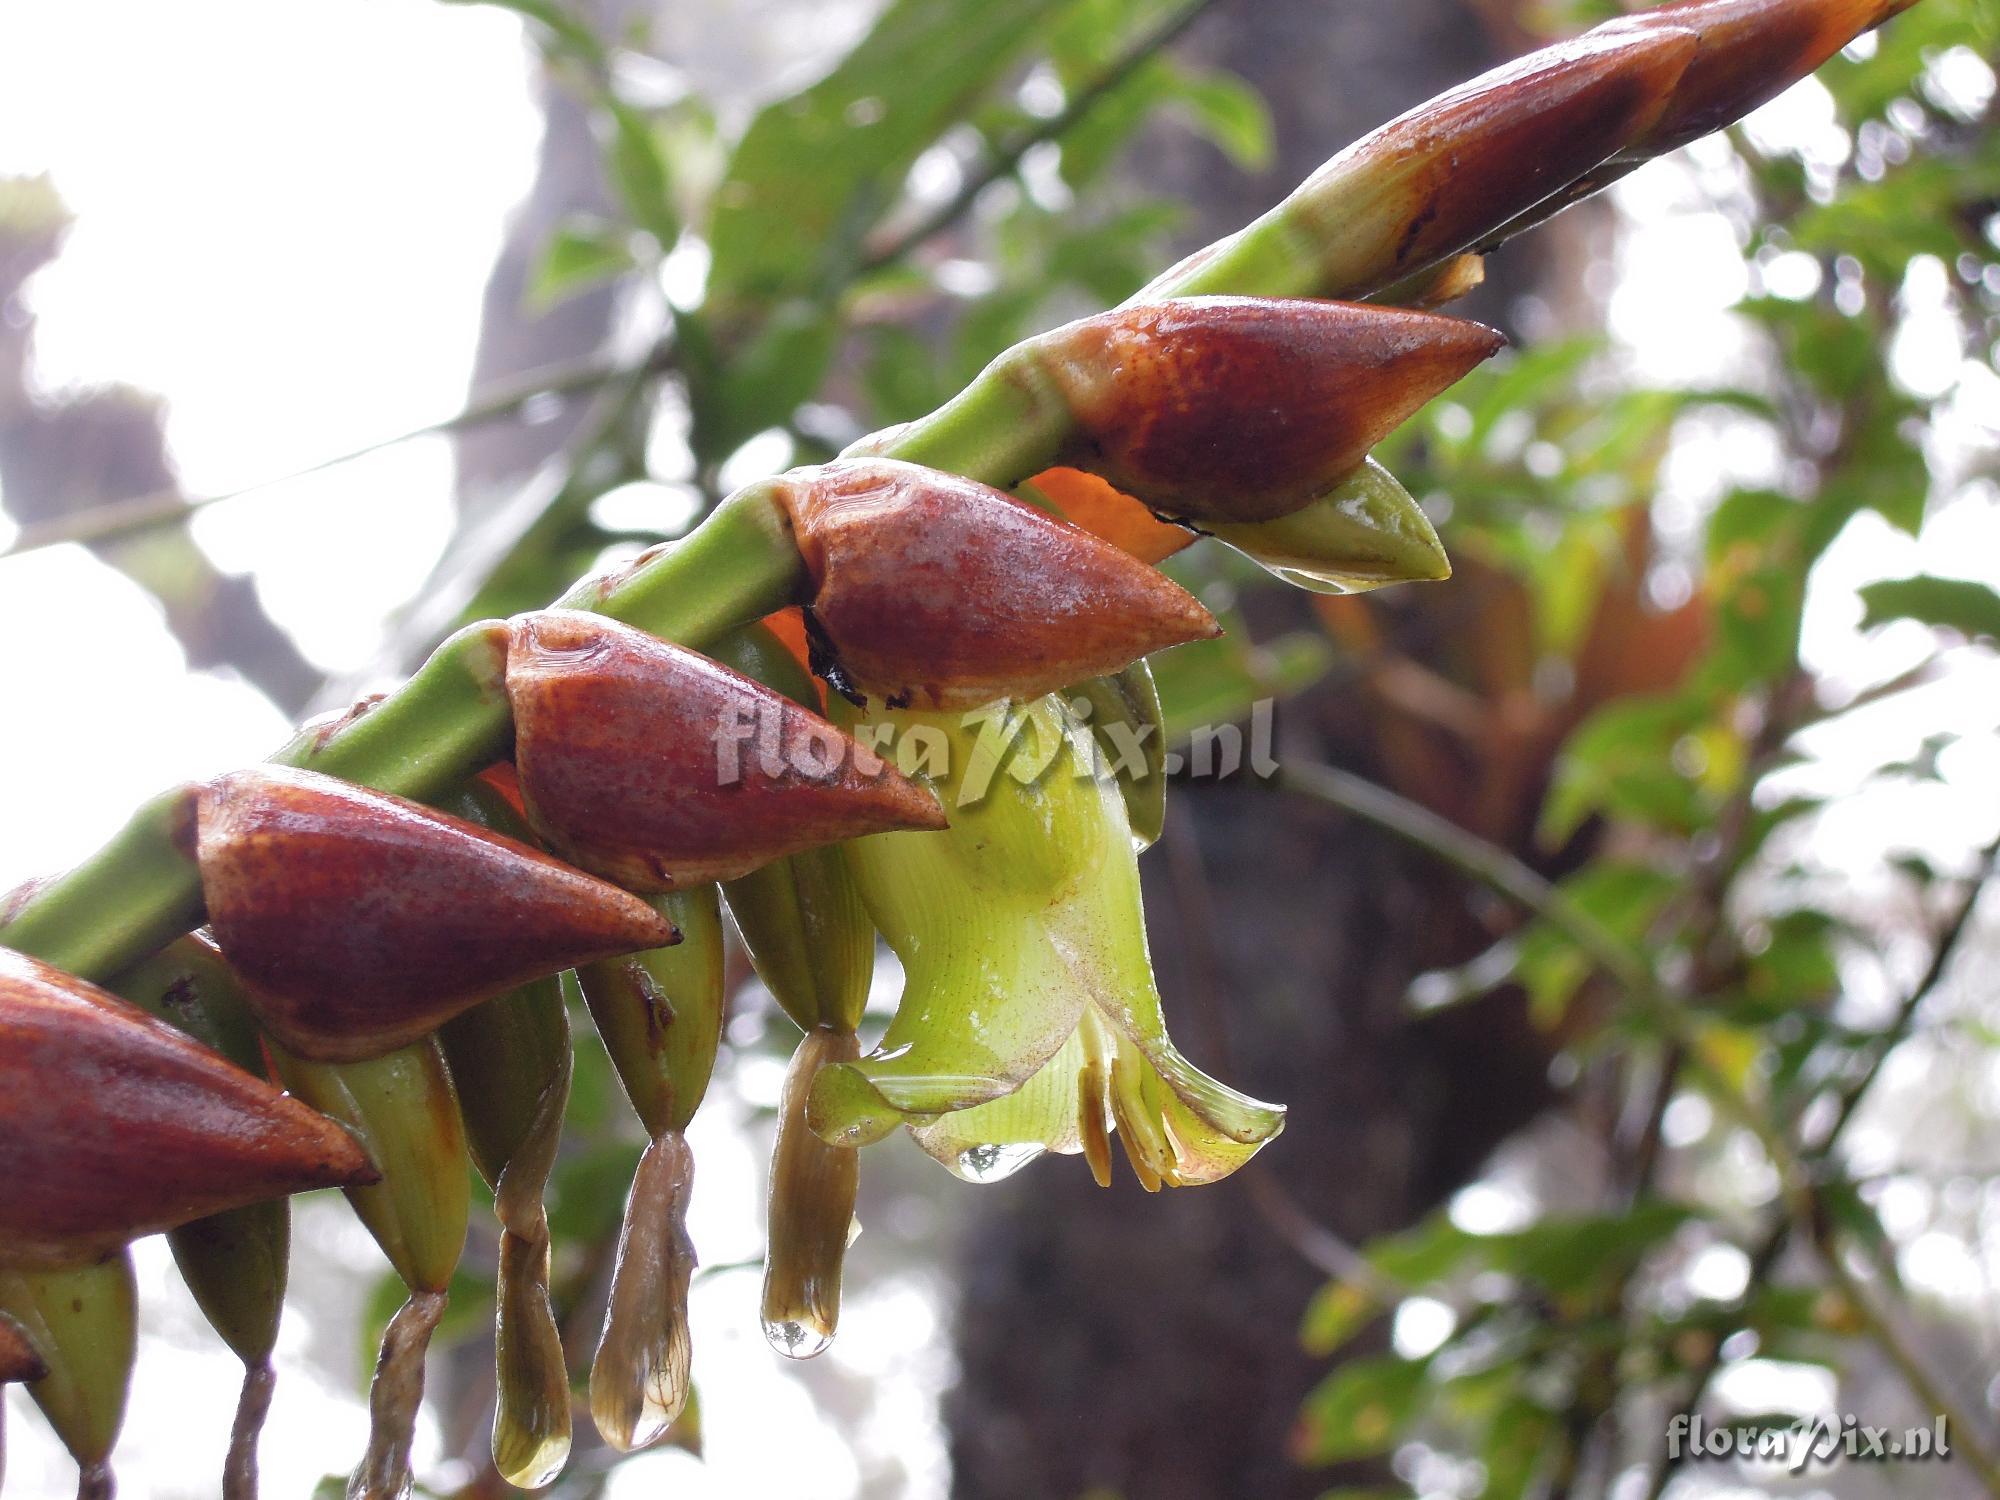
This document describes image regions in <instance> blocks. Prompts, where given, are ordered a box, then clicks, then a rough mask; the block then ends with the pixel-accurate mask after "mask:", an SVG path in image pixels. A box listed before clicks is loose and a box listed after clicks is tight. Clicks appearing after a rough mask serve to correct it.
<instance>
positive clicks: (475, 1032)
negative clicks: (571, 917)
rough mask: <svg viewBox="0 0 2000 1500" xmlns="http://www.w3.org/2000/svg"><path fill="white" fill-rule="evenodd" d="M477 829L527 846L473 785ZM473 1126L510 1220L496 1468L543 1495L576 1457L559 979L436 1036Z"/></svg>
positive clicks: (564, 1045) (504, 1242)
mask: <svg viewBox="0 0 2000 1500" xmlns="http://www.w3.org/2000/svg"><path fill="white" fill-rule="evenodd" d="M457 810H458V811H459V812H460V813H461V814H463V815H464V816H465V817H466V818H467V819H468V820H469V821H472V822H476V823H478V824H480V825H481V826H482V827H486V828H489V829H492V830H494V831H495V832H498V833H502V834H505V835H506V836H507V837H509V838H515V839H523V840H525V838H526V837H527V833H528V830H527V825H526V824H525V823H523V822H522V821H521V819H520V818H519V816H518V815H517V814H516V813H515V812H514V809H513V807H512V806H511V805H510V804H509V803H508V802H507V800H506V799H505V798H504V797H502V796H501V795H500V794H499V793H498V792H497V791H495V790H494V789H493V788H492V787H490V786H488V785H486V784H485V783H483V782H475V783H473V784H472V785H471V786H470V787H469V788H468V789H467V791H466V795H465V797H464V798H463V799H462V800H461V802H460V804H459V806H458V809H457ZM438 1045H439V1046H440V1047H441V1048H442V1049H443V1051H444V1057H445V1063H446V1065H447V1066H448V1067H449V1068H450V1070H451V1075H452V1080H453V1084H454V1088H455V1091H456V1093H457V1095H458V1104H459V1115H460V1117H461V1118H462V1119H463V1120H464V1122H465V1135H466V1144H467V1146H468V1147H469V1149H470V1151H471V1155H472V1161H473V1165H474V1166H475V1167H477V1168H478V1169H479V1175H480V1176H481V1177H483V1178H484V1179H485V1180H486V1184H487V1186H488V1187H490V1188H492V1189H493V1210H494V1214H495V1216H496V1217H497V1218H498V1219H499V1221H500V1251H499V1269H498V1276H497V1283H496V1289H495V1295H494V1336H493V1347H494V1364H495V1370H494V1391H495V1397H494V1409H493V1463H494V1467H495V1468H496V1469H497V1470H498V1471H499V1473H500V1477H501V1478H503V1479H505V1480H506V1481H507V1482H508V1483H509V1484H513V1485H518V1486H520V1487H521V1488H523V1489H539V1488H541V1487H542V1486H543V1485H545V1484H547V1483H549V1482H550V1481H551V1480H553V1479H554V1478H555V1477H556V1475H557V1474H559V1473H561V1472H562V1468H563V1465H564V1464H565V1463H566V1462H567V1461H568V1459H569V1451H570V1391H569V1369H568V1365H567V1363H566V1361H565V1359H564V1357H563V1346H562V1331H561V1329H560V1328H558V1327H557V1325H556V1317H555V1310H554V1308H553V1307H552V1306H551V1305H550V1302H549V1253H550V1244H549V1220H548V1214H547V1211H546V1209H545V1208H544V1206H543V1201H542V1200H543V1194H544V1192H545V1190H546V1189H547V1187H548V1180H549V1174H550V1172H551V1171H552V1170H553V1169H554V1167H555V1161H556V1150H557V1147H558V1146H559V1145H560V1144H561V1141H562V1126H563V1112H564V1110H565V1108H566V1107H567V1106H568V1103H569V1088H570V1072H571V1052H570V1037H569V1011H568V1009H567V1008H566V1007H565V1005H564V1003H563V993H562V981H561V978H560V977H559V976H557V975H550V976H548V977H547V978H544V979H537V980H532V981H530V982H529V983H527V984H525V985H522V986H521V987H520V988H518V989H516V990H513V991H511V992H510V993H508V994H505V995H502V996H500V997H499V998H498V999H495V1000H489V1001H487V1002H486V1003H485V1004H484V1005H478V1006H474V1007H473V1008H472V1009H471V1010H469V1011H466V1012H465V1013H464V1014H463V1015H460V1016H456V1017H454V1018H453V1019H452V1020H450V1021H447V1022H446V1023H445V1024H444V1025H443V1026H442V1027H440V1028H439V1030H438Z"/></svg>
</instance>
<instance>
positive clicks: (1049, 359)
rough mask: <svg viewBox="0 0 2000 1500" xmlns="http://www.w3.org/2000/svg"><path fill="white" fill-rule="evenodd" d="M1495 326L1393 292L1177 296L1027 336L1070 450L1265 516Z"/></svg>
mask: <svg viewBox="0 0 2000 1500" xmlns="http://www.w3.org/2000/svg"><path fill="white" fill-rule="evenodd" d="M1503 342H1504V341H1503V340H1502V339H1501V337H1500V335H1499V334H1497V333H1495V332H1494V331H1493V330H1492V329H1490V328H1486V327H1483V326H1482V325H1480V324H1478V323H1468V322H1466V321H1464V320H1463V319H1460V318H1446V317H1440V316H1439V315H1437V314H1436V313H1422V312H1411V311H1408V310H1406V309H1403V308H1391V307H1370V306H1365V305H1362V304H1358V303H1342V302H1305V301H1289V300H1276V299H1264V298H1247V297H1189V298H1181V299H1178V300H1173V301H1167V302H1155V303H1148V304H1144V305H1141V306H1137V307H1127V308H1122V309H1120V310H1118V311H1116V312H1110V313H1104V314H1102V315H1100V316H1098V317H1094V318H1085V319H1083V320H1081V321H1080V322H1076V323H1071V324H1069V325H1067V326H1066V327H1063V328H1058V329H1055V330H1054V331H1053V332H1051V333H1047V334H1044V335H1043V336H1042V337H1041V338H1039V339H1037V340H1035V342H1034V347H1035V349H1036V351H1037V353H1038V355H1039V357H1040V361H1041V367H1042V368H1043V369H1044V370H1045V371H1046V372H1047V373H1048V375H1049V376H1050V378H1051V379H1053V380H1054V381H1055V383H1056V384H1057V386H1058V387H1059V388H1060V389H1061V391H1062V393H1063V396H1064V399H1065V400H1066V401H1067V402H1068V404H1069V409H1070V414H1071V416H1072V418H1073V419H1074V420H1075V423H1076V426H1077V428H1078V432H1079V436H1078V439H1077V442H1076V445H1075V448H1074V449H1073V450H1072V451H1071V452H1070V453H1069V454H1067V455H1066V459H1067V461H1068V462H1071V463H1073V464H1074V465H1075V466H1076V467H1078V468H1083V469H1088V470H1090V471H1092V472H1093V473H1097V474H1101V475H1103V476H1104V477H1105V478H1106V479H1108V480H1110V481H1111V483H1113V484H1114V485H1116V486H1117V487H1118V488H1119V489H1121V490H1125V491H1128V492H1129V493H1131V494H1134V495H1136V496H1138V497H1139V498H1140V499H1141V500H1143V501H1145V502H1146V503H1147V504H1148V505H1150V506H1152V507H1153V508H1154V509H1156V510H1159V511H1161V512H1163V513H1166V514H1169V515H1174V516H1186V517H1190V518H1192V519H1194V520H1196V521H1200V520H1217V521H1265V520H1270V519H1272V518H1274V517H1276V516H1282V515H1286V514H1288V513H1289V512H1291V511H1294V510H1297V509H1298V508H1299V507H1300V506H1302V505H1304V504H1306V503H1307V502H1308V501H1310V500H1312V499H1314V498H1315V497H1316V496H1318V495H1320V494H1322V493H1324V492H1325V491H1326V490H1327V489H1328V488H1329V487H1331V485H1332V484H1333V482H1334V481H1335V480H1337V479H1339V478H1340V477H1341V476H1342V475H1343V474H1345V473H1347V472H1348V471H1349V470H1351V469H1352V468H1354V466H1355V465H1357V464H1358V463H1360V462H1361V460H1362V459H1363V458H1364V457H1365V456H1366V455H1367V453H1368V450H1369V449H1370V448H1371V447H1373V446H1374V445H1375V444H1376V443H1377V442H1379V441H1381V439H1383V438H1384V437H1386V436H1388V434H1389V433H1390V432H1391V431H1393V430H1394V429H1395V428H1396V427H1397V426H1399V425H1400V424H1401V423H1402V422H1403V420H1404V419H1405V418H1407V417H1408V416H1409V415H1410V414H1411V413H1412V412H1414V411H1416V410H1417V408H1418V407H1420V406H1422V405H1423V404H1424V403H1425V402H1427V401H1429V400H1430V399H1431V398H1432V397H1433V396H1435V395H1437V394H1438V392H1440V391H1442V390H1443V389H1444V388H1445V387H1446V386H1448V385H1450V384H1451V383H1452V382H1453V381H1455V380H1457V379H1458V378H1459V377H1460V376H1461V375H1463V374H1465V372H1466V371H1468V370H1470V369H1471V368H1472V367H1473V366H1474V365H1476V364H1478V363H1479V362H1480V361H1481V360H1483V359H1486V358H1488V357H1489V356H1491V355H1492V354H1494V353H1495V352H1496V351H1498V350H1499V348H1500V346H1501V344H1502V343H1503ZM1120 665H1123V663H1120Z"/></svg>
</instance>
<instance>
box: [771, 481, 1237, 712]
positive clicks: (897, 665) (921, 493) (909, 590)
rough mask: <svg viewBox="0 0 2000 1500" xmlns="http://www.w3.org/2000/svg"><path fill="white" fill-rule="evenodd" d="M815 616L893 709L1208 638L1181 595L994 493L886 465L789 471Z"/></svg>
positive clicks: (1136, 565)
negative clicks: (810, 576)
mask: <svg viewBox="0 0 2000 1500" xmlns="http://www.w3.org/2000/svg"><path fill="white" fill-rule="evenodd" d="M785 503H786V505H787V508H788V509H789V511H790V513H791V516H792V520H793V526H794V529H795V531H796V533H797V536H798V539H799V548H800V552H801V553H802V554H803V556H804V557H805V560H806V566H807V569H808V571H809V572H810V573H811V575H812V580H813V587H814V596H813V600H812V608H813V620H814V622H815V623H816V625H817V627H818V629H819V631H820V632H821V634H822V635H823V637H824V639H825V642H826V644H827V645H828V646H830V648H831V650H832V652H833V654H834V655H835V656H836V657H837V658H838V662H839V666H840V667H841V668H842V669H843V670H844V671H846V672H847V673H848V674H849V675H850V676H851V677H852V678H853V680H854V681H855V682H856V683H857V684H858V685H860V686H861V687H862V688H864V689H866V690H867V691H869V692H872V693H875V694H877V695H879V696H881V697H882V698H884V699H885V700H887V701H888V702H889V703H890V704H891V705H892V706H896V707H900V706H905V705H909V704H917V705H921V706H923V707H927V708H965V707H972V706H975V705H977V704H981V703H987V702H991V701H993V700H994V699H997V698H1007V697H1034V696H1038V695H1040V694H1042V693H1046V692H1052V691H1054V690H1056V689H1058V688H1060V687H1062V686H1064V685H1065V684H1067V683H1071V682H1075V681H1077V680H1079V679H1080V678H1085V677H1094V676H1097V675H1099V674H1101V673H1105V672H1114V671H1117V670H1118V669H1119V668H1121V667H1123V666H1125V665H1126V664H1128V663H1129V662H1132V661H1136V660H1137V659H1138V658H1140V657H1142V656H1145V655H1147V654H1149V653H1151V652H1154V651H1161V650H1165V649H1166V648H1167V647H1170V646H1178V645H1182V644H1184V643H1186V642H1188V641H1192V640H1200V639H1203V638H1205V637H1208V636H1211V635H1215V634H1217V633H1218V632H1219V629H1220V627H1219V626H1217V625H1216V623H1215V619H1214V617H1213V616H1212V615H1210V614H1209V612H1208V611H1207V610H1206V609H1204V608H1203V607H1202V606H1201V603H1200V602H1199V601H1198V600H1196V599H1195V598H1194V597H1193V596H1192V595H1191V594H1189V593H1188V592H1187V591H1186V590H1185V589H1183V588H1181V587H1180V586H1179V585H1178V584H1176V583H1174V582H1173V581H1172V580H1171V579H1168V578H1166V577H1165V576H1164V575H1162V574H1161V573H1159V572H1158V571H1157V570H1156V569H1154V568H1151V567H1148V566H1147V565H1146V564H1144V563H1141V562H1139V561H1138V560H1137V559H1135V558H1133V557H1131V556H1129V555H1128V554H1127V553H1125V552H1123V551H1121V550H1120V549H1119V548H1118V547H1117V546H1115V545H1113V544H1112V543H1110V542H1107V541H1105V540H1103V539H1102V538H1100V537H1097V536H1094V535H1092V534H1091V533H1090V532H1088V531H1086V530H1084V529H1082V528H1081V527H1077V526H1072V525H1070V524H1069V523H1068V522H1066V521H1061V520H1058V519H1056V518H1055V517H1054V516H1051V515H1048V514H1046V513H1045V512H1043V511H1040V510H1037V509H1036V508H1035V507H1033V506H1031V505H1028V504H1025V503H1024V502H1022V501H1020V500H1017V499H1015V498H1014V497H1013V496H1011V495H1008V494H1004V493H1002V492H1001V491H999V490H994V489H989V488H988V487H987V486H985V485H982V484H978V483H975V482H974V481H972V480H969V479H962V478H959V477H958V476H956V475H951V474H943V473H939V472H937V471H936V470H932V469H926V468H922V467H919V466H918V465H915V464H909V463H901V462H898V461H895V460H891V459H843V460H839V461H837V462H834V463H830V464H826V465H824V466H822V467H820V468H816V469H802V470H799V471H797V472H795V473H794V474H792V475H790V476H788V479H787V483H786V486H785Z"/></svg>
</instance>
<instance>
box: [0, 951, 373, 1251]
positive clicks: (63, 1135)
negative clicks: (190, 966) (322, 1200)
mask: <svg viewBox="0 0 2000 1500" xmlns="http://www.w3.org/2000/svg"><path fill="white" fill-rule="evenodd" d="M375 1177H376V1171H375V1167H374V1165H373V1163H371V1162H370V1161H369V1159H368V1156H367V1153H366V1152H364V1151H363V1150H362V1149H361V1147H360V1146H359V1145H358V1144H357V1143H356V1142H355V1140H354V1138H353V1137H352V1136H350V1135H349V1134H348V1133H347V1132H346V1131H344V1130H342V1129H341V1128H340V1127H339V1126H338V1125H336V1124H335V1123H334V1122H333V1121H331V1120H329V1119H327V1118H326V1117H325V1116H324V1115H321V1114H319V1113H317V1112H315V1111H314V1110H311V1109H309V1108H307V1107H306V1106H305V1105H304V1104H302V1103H301V1102H300V1101H298V1100H297V1099H294V1098H292V1097H290V1096H289V1095H286V1094H283V1093H280V1092H279V1091H278V1090H277V1089H276V1088H274V1087H272V1086H271V1085H270V1084H269V1083H267V1082H266V1081H265V1080H263V1079H262V1078H257V1077H253V1076H252V1075H251V1074H249V1073H246V1072H244V1071H243V1070H242V1069H241V1068H239V1067H237V1066H236V1065H235V1064H234V1063H231V1062H229V1061H227V1060H226V1059H224V1058H222V1057H220V1056H218V1055H217V1054H215V1053H213V1052H211V1051H209V1050H208V1049H207V1048H205V1047H203V1046H201V1045H200V1044H199V1043H198V1042H195V1041H193V1040H192V1039H190V1038H189V1037H187V1036H184V1035H183V1034H182V1033H181V1032H179V1031H177V1030H175V1029H174V1028H173V1027H171V1026H169V1025H167V1024H166V1023H165V1022H164V1021H160V1020H156V1019H155V1018H153V1017H152V1016H149V1015H147V1014H146V1013H145V1012H144V1011H142V1010H140V1009H139V1008H138V1007H137V1006H134V1005H129V1004H127V1003H126V1002H125V1001H123V1000H120V999H119V998H117V997H116V996H115V995H111V994H109V993H107V992H106V991H104V990H100V989H98V988H97V987H96V986H95V985H91V984H86V983H85V982H84V981H83V980H81V979H77V978H75V977H74V976H72V975H69V974H65V973H63V972H62V971H61V970H59V969H55V968H52V967H50V966H49V965H47V964H44V963H41V962H39V961H37V960H35V959H31V958H27V957H25V956H23V955H21V954H17V953H14V952H11V951H9V950H6V949H0V1181H4V1182H6V1184H7V1191H6V1192H5V1193H0V1264H5V1263H8V1262H12V1263H15V1264H28V1265H63V1264H82V1263H85V1262H89V1261H93V1260H97V1259H100V1258H102V1257H103V1256H104V1255H106V1254H109V1253H110V1252H112V1251H114V1250H116V1249H118V1248H119V1247H120V1246H122V1245H124V1244H125V1243H127V1242H128V1241H130V1240H132V1239H135V1238H137V1237H138V1236H140V1235H144V1234H151V1233H155V1232H157V1231H160V1230H163V1229H170V1228H173V1227H174V1226H176V1225H179V1224H184V1223H186V1222H188V1221H189V1220H191V1219H196V1218H201V1217H205V1216H206V1215H208V1214H211V1213H216V1212H219V1211H221V1210H223V1209H227V1208H236V1207H240V1206H242V1205H243V1204H246V1203H255V1202H260V1201H262V1200H264V1199H267V1198H275V1197H282V1196H284V1195H286V1194H288V1193H295V1192H302V1191H304V1190H305V1189H307V1188H316V1187H348V1186H356V1185H359V1184H362V1183H366V1182H371V1181H373V1180H374V1179H375Z"/></svg>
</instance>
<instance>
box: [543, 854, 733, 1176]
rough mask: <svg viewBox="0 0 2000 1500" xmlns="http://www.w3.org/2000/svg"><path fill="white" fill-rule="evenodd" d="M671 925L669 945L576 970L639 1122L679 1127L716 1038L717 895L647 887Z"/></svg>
mask: <svg viewBox="0 0 2000 1500" xmlns="http://www.w3.org/2000/svg"><path fill="white" fill-rule="evenodd" d="M647 899H648V900H650V901H652V903H653V904H654V906H656V907H657V908H658V909H659V910H660V911H661V912H662V913H663V914H664V915H665V916H666V917H667V919H668V920H669V921H671V922H672V923H673V924H674V926H675V927H676V928H677V929H678V930H679V932H680V934H681V940H680V941H679V942H678V943H676V944H674V945H673V946H672V947H670V948H653V949H650V950H648V951H647V952H644V953H633V954H628V955H626V956H625V957H623V958H607V959H603V960H601V961H599V962H597V963H593V964H585V965H583V966H582V967H581V968H579V969H578V970H577V971H576V978H577V984H578V986H579V987H580V988H581V989H582V991H583V998H584V1003H585V1004H586V1005H588V1006H589V1007H590V1016H591V1019H592V1020H593V1021H595V1022H596V1023H597V1034H598V1036H599V1037H600V1038H602V1039H603V1042H604V1048H605V1051H607V1052H609V1053H610V1054H611V1061H612V1064H613V1066H615V1067H616V1068H617V1069H618V1077H619V1079H620V1081H621V1082H623V1084H624V1085H625V1093H626V1097H628V1098H629V1099H630V1100H631V1101H632V1107H633V1109H635V1110H637V1111H638V1113H639V1119H640V1120H641V1122H642V1123H644V1125H645V1127H646V1132H647V1134H649V1135H652V1136H656V1137H657V1136H660V1135H663V1134H665V1133H666V1132H668V1131H679V1130H684V1129H686V1128H687V1123H688V1121H690V1120H692V1119H693V1118H694V1112H695V1110H696V1108H697V1107H699V1106H700V1104H701V1100H702V1095H703V1094H705V1093H706V1092H707V1091H708V1078H709V1074H710V1073H711V1072H712V1071H713V1070H714V1068H715V1052H716V1048H717V1047H718V1046H719V1045H720V1044H721V1041H722V1004H723V998H724V997H723V988H722V977H723V976H722V956H723V954H722V903H721V900H720V898H719V896H718V895H717V892H716V888H715V887H714V886H712V885H704V886H697V887H695V888H693V889H691V890H685V891H675V892H672V893H671V894H669V895H665V896H658V897H648V898H647Z"/></svg>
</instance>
